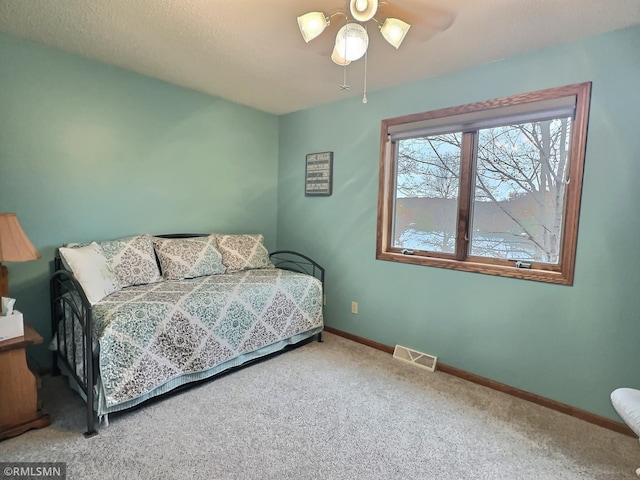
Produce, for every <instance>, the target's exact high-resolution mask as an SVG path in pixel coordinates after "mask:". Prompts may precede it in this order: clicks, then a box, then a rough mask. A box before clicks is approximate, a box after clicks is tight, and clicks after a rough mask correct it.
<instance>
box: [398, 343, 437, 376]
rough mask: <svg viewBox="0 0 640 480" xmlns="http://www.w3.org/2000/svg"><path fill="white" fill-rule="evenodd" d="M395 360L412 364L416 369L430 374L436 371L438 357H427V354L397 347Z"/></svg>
mask: <svg viewBox="0 0 640 480" xmlns="http://www.w3.org/2000/svg"><path fill="white" fill-rule="evenodd" d="M393 358H395V359H398V360H402V361H403V362H407V363H412V364H413V365H415V366H416V367H420V368H424V369H427V370H429V371H430V372H434V371H435V369H436V363H437V361H438V357H434V356H432V355H427V354H426V353H422V352H418V351H417V350H411V349H410V348H407V347H403V346H401V345H396V348H395V349H394V350H393Z"/></svg>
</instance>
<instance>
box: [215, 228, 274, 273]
mask: <svg viewBox="0 0 640 480" xmlns="http://www.w3.org/2000/svg"><path fill="white" fill-rule="evenodd" d="M216 237H217V241H218V250H219V251H220V253H222V263H223V264H224V266H225V267H227V272H240V271H242V270H249V269H252V268H274V266H273V263H271V260H269V252H268V251H267V249H266V248H265V246H264V245H263V241H264V237H263V236H262V235H261V234H256V235H221V234H217V235H216Z"/></svg>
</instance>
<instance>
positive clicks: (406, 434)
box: [0, 334, 640, 480]
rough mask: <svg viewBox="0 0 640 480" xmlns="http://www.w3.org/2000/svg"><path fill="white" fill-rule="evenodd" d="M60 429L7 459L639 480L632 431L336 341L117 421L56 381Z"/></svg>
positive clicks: (137, 470) (299, 473) (638, 452)
mask: <svg viewBox="0 0 640 480" xmlns="http://www.w3.org/2000/svg"><path fill="white" fill-rule="evenodd" d="M41 395H42V398H43V401H44V404H45V405H44V407H45V411H46V412H47V413H49V414H50V415H51V418H52V424H51V426H49V427H47V428H44V429H41V430H32V431H30V432H27V433H25V434H23V435H21V436H18V437H15V438H11V439H8V440H5V441H3V442H0V461H5V462H6V461H11V462H43V461H48V462H65V463H66V465H67V467H66V468H67V479H121V478H122V479H124V478H126V479H274V480H275V479H328V480H341V479H345V480H346V479H348V480H354V479H356V480H357V479H367V480H369V479H420V480H429V479H434V480H449V479H451V480H461V479H500V480H502V479H504V480H516V479H536V480H537V479H571V480H573V479H576V480H578V479H602V480H605V479H606V480H620V479H627V478H628V479H633V478H636V477H635V475H634V469H635V468H636V467H637V466H640V445H638V442H637V441H636V440H635V439H633V438H631V437H627V436H625V435H622V434H618V433H615V432H612V431H609V430H607V429H604V428H601V427H598V426H595V425H591V424H589V423H586V422H584V421H581V420H578V419H576V418H572V417H569V416H566V415H564V414H561V413H558V412H555V411H552V410H549V409H547V408H544V407H541V406H538V405H535V404H532V403H529V402H526V401H523V400H520V399H517V398H514V397H511V396H509V395H506V394H503V393H500V392H497V391H494V390H491V389H488V388H485V387H482V386H479V385H476V384H473V383H470V382H466V381H464V380H461V379H459V378H456V377H453V376H450V375H447V374H444V373H442V372H436V373H430V372H428V371H425V370H421V369H418V368H415V367H413V366H411V365H407V364H405V363H402V362H398V361H397V360H394V359H393V358H392V357H391V356H390V355H389V354H386V353H383V352H380V351H377V350H374V349H371V348H369V347H366V346H363V345H360V344H357V343H354V342H352V341H350V340H346V339H344V338H341V337H337V336H335V335H331V334H325V342H324V343H317V342H312V343H309V344H307V345H304V346H302V347H300V348H298V349H296V350H293V351H290V352H286V353H284V354H282V355H279V356H277V357H274V358H271V359H268V360H267V361H265V362H261V363H258V364H255V365H252V366H250V367H248V368H245V369H242V370H240V371H237V372H234V373H232V374H229V375H226V376H223V377H221V378H219V379H216V380H214V381H211V382H207V383H204V384H201V385H198V386H195V387H193V388H190V389H187V390H184V391H181V392H179V393H178V394H176V395H173V396H169V397H166V398H164V399H162V400H161V401H157V402H153V403H150V404H147V405H145V406H143V407H142V408H137V409H134V410H132V411H130V412H125V413H121V414H116V415H111V416H110V419H109V420H110V424H109V426H104V425H101V426H99V431H100V434H99V435H97V436H95V437H93V438H90V439H85V438H84V437H83V436H82V432H83V431H84V429H85V425H84V415H85V413H84V412H85V411H84V409H83V406H84V404H83V402H82V400H81V399H80V398H79V396H78V395H77V394H76V393H74V392H73V391H72V390H71V389H69V387H68V386H67V384H66V383H65V380H64V379H63V378H62V377H44V378H43V388H42V392H41Z"/></svg>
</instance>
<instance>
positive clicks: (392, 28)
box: [380, 18, 411, 48]
mask: <svg viewBox="0 0 640 480" xmlns="http://www.w3.org/2000/svg"><path fill="white" fill-rule="evenodd" d="M409 28H411V25H409V24H408V23H406V22H403V21H402V20H398V19H397V18H387V19H386V20H385V21H384V23H383V24H382V26H381V27H380V33H381V34H382V36H383V37H384V39H385V40H386V41H387V42H389V43H390V44H391V45H393V46H394V47H396V48H398V47H400V44H401V43H402V41H403V40H404V37H405V36H406V35H407V32H408V31H409Z"/></svg>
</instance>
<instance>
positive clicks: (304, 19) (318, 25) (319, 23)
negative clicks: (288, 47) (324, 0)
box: [298, 12, 329, 43]
mask: <svg viewBox="0 0 640 480" xmlns="http://www.w3.org/2000/svg"><path fill="white" fill-rule="evenodd" d="M327 25H329V19H327V17H325V16H324V13H322V12H309V13H305V14H304V15H301V16H299V17H298V28H299V29H300V33H301V34H302V38H304V41H305V42H307V43H309V42H310V41H311V40H313V39H314V38H316V37H317V36H318V35H320V34H321V33H322V32H324V29H325V28H327Z"/></svg>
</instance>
